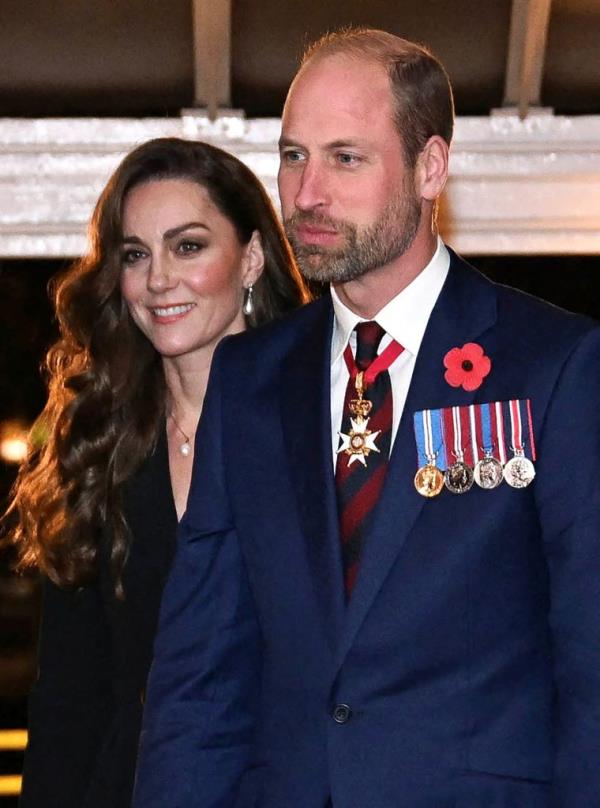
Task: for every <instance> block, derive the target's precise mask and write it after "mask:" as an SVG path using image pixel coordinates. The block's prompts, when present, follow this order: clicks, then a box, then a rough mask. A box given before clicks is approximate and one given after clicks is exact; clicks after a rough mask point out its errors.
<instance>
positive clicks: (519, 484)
mask: <svg viewBox="0 0 600 808" xmlns="http://www.w3.org/2000/svg"><path fill="white" fill-rule="evenodd" d="M503 473H504V479H505V480H506V482H507V483H508V484H509V485H510V486H512V488H526V487H527V486H528V485H529V484H530V483H531V482H532V480H533V478H534V477H535V467H534V465H533V463H532V462H531V460H530V459H529V458H528V457H525V455H524V454H515V456H514V457H511V459H510V460H509V461H508V463H507V464H506V465H505V466H504V472H503Z"/></svg>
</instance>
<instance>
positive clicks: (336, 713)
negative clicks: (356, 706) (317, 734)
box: [332, 704, 352, 724]
mask: <svg viewBox="0 0 600 808" xmlns="http://www.w3.org/2000/svg"><path fill="white" fill-rule="evenodd" d="M351 715H352V710H351V709H350V707H349V706H348V705H347V704H336V705H335V707H334V708H333V713H332V717H333V720H334V721H335V722H336V724H345V723H346V721H349V720H350V716H351Z"/></svg>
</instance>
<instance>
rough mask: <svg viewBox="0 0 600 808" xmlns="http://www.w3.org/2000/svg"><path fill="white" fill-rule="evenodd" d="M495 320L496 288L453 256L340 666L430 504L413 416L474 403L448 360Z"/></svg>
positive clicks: (365, 560)
mask: <svg viewBox="0 0 600 808" xmlns="http://www.w3.org/2000/svg"><path fill="white" fill-rule="evenodd" d="M495 319H496V295H495V291H494V289H493V286H492V285H491V284H490V282H489V281H487V280H486V279H485V278H483V277H482V276H481V275H479V273H477V272H476V271H475V270H473V269H472V268H470V267H469V266H468V265H466V264H465V263H464V262H463V261H461V260H460V259H459V258H458V257H457V256H456V255H455V254H454V253H451V266H450V272H449V274H448V278H447V279H446V283H445V284H444V287H443V289H442V291H441V293H440V296H439V298H438V300H437V303H436V305H435V307H434V309H433V312H432V314H431V317H430V319H429V324H428V326H427V329H426V332H425V335H424V337H423V341H422V343H421V348H420V350H419V355H418V357H417V362H416V364H415V369H414V373H413V377H412V381H411V386H410V389H409V393H408V396H407V400H406V404H405V407H404V411H403V414H402V419H401V421H400V425H399V428H398V433H397V435H396V439H395V442H394V448H393V451H392V456H391V458H390V464H389V466H388V470H387V475H386V480H385V484H384V488H383V491H382V494H381V500H380V502H379V504H378V507H377V513H376V514H375V520H374V525H373V529H372V531H371V534H370V535H369V536H368V537H367V540H366V545H365V547H364V550H363V556H362V560H361V564H360V571H359V575H358V579H357V581H356V585H355V588H354V591H353V593H352V598H351V600H350V603H349V605H348V611H347V620H346V623H345V627H344V632H343V636H342V639H341V642H340V645H339V648H338V655H337V664H338V666H339V665H341V663H342V662H343V659H344V657H345V655H346V654H347V652H348V650H349V648H350V646H351V644H352V641H353V639H354V637H355V635H356V632H357V631H358V629H359V628H360V625H361V624H362V622H363V620H364V618H365V616H366V614H367V612H368V610H369V608H370V606H371V604H372V602H373V599H374V598H375V597H376V595H377V592H378V591H379V589H380V588H381V586H382V584H383V582H384V580H385V578H386V576H387V575H388V573H389V571H390V569H391V567H392V565H393V563H394V562H395V560H396V558H397V556H398V553H399V552H400V550H401V548H402V545H403V544H404V542H405V541H406V538H407V536H408V535H409V533H410V531H411V529H412V528H413V526H414V524H415V522H416V520H417V519H418V516H419V514H420V512H421V509H422V508H423V506H424V505H425V499H424V498H423V497H421V496H420V495H419V494H418V493H417V492H416V491H415V488H414V485H413V478H414V475H415V472H416V470H417V453H416V444H415V438H414V431H413V413H414V412H416V411H417V410H422V409H430V408H440V407H448V406H452V405H462V406H464V405H467V404H470V403H471V402H472V401H473V400H474V399H475V397H476V394H477V391H475V392H470V393H469V392H466V391H464V390H463V389H462V388H458V389H456V388H452V387H450V386H449V385H448V384H447V382H446V381H445V379H444V366H443V359H444V356H445V354H446V353H447V352H448V351H449V350H450V349H451V348H454V347H457V346H458V347H462V345H463V344H465V343H466V342H471V341H476V340H477V339H478V338H479V337H480V336H481V335H482V334H483V333H484V332H485V331H486V330H487V329H488V328H489V327H490V326H491V325H492V324H493V323H494V322H495ZM484 348H485V345H484Z"/></svg>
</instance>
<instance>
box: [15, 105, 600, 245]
mask: <svg viewBox="0 0 600 808" xmlns="http://www.w3.org/2000/svg"><path fill="white" fill-rule="evenodd" d="M279 129H280V121H279V120H278V119H252V120H244V118H243V117H241V116H236V115H231V116H224V117H220V118H217V119H216V120H215V121H210V120H209V118H208V117H206V116H201V115H183V116H182V117H181V118H171V119H168V118H165V119H158V118H148V119H109V118H104V119H94V118H85V119H83V118H81V119H6V118H5V119H0V257H23V258H26V257H63V256H67V257H68V256H74V255H78V254H80V253H81V252H82V251H84V250H85V248H86V235H85V234H86V225H87V222H88V220H89V217H90V214H91V211H92V208H93V205H94V203H95V200H96V199H97V197H98V195H99V193H100V191H101V189H102V187H103V185H104V183H105V182H106V180H107V178H108V176H109V174H110V173H111V171H112V170H113V169H114V168H115V166H116V165H117V163H118V162H119V160H120V159H121V157H122V156H123V155H124V154H125V153H126V152H127V151H128V150H129V149H131V148H132V147H133V146H135V145H137V144H139V143H142V142H143V141H144V140H147V139H149V138H152V137H159V136H168V135H173V136H179V137H189V138H198V139H202V140H207V141H209V142H211V143H213V144H215V145H218V146H221V147H222V148H225V149H227V150H229V151H231V152H233V153H234V154H236V155H237V156H238V157H240V158H241V159H242V160H244V162H246V163H247V164H248V165H249V166H250V168H252V169H253V170H254V171H255V172H256V173H257V174H258V175H259V177H260V178H261V179H262V181H263V182H264V184H265V185H266V187H267V189H268V191H269V193H270V194H271V195H272V197H273V199H274V200H276V198H277V188H276V176H277V167H278V157H277V140H278V137H279ZM450 169H451V179H450V182H449V184H448V187H447V191H446V193H445V196H444V200H443V205H442V210H441V215H440V224H441V227H442V232H443V235H444V236H445V238H446V239H447V241H448V242H449V243H450V244H451V245H452V246H454V247H455V248H456V249H457V250H458V251H459V252H461V253H463V254H465V255H469V254H471V255H473V254H519V253H521V254H523V253H530V254H560V253H570V254H587V253H590V254H598V253H600V116H581V117H561V116H552V115H550V114H547V113H544V112H538V113H535V114H531V115H529V116H528V117H527V118H526V119H525V120H521V119H520V118H519V116H518V115H517V114H514V113H510V112H505V111H500V112H495V113H494V114H492V115H491V116H489V117H481V118H476V117H473V118H470V117H464V118H459V119H458V120H457V122H456V136H455V142H454V145H453V148H452V154H451V165H450Z"/></svg>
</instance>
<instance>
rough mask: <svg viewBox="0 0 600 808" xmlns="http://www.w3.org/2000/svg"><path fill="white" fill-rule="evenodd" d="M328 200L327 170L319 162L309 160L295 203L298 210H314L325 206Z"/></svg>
mask: <svg viewBox="0 0 600 808" xmlns="http://www.w3.org/2000/svg"><path fill="white" fill-rule="evenodd" d="M328 202H329V189H328V183H327V176H326V172H325V171H324V170H323V168H322V167H321V166H319V165H318V164H316V163H311V162H308V163H307V164H306V166H305V168H304V170H303V172H302V176H301V178H300V185H299V187H298V191H297V193H296V197H295V199H294V204H295V206H296V208H297V209H298V210H314V209H315V208H323V207H325V206H326V205H327V204H328Z"/></svg>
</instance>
